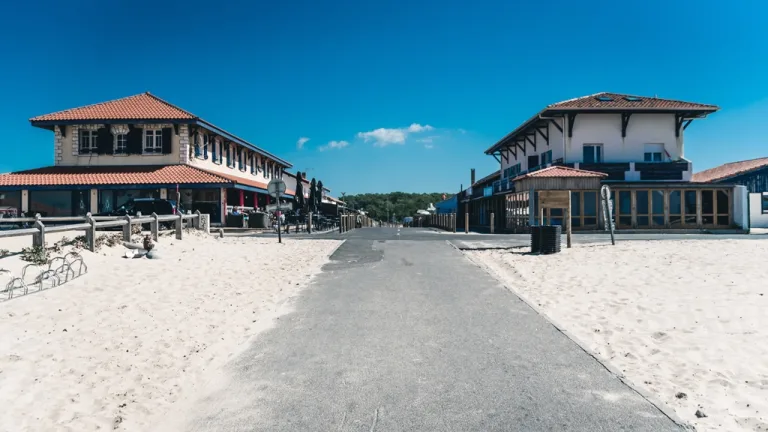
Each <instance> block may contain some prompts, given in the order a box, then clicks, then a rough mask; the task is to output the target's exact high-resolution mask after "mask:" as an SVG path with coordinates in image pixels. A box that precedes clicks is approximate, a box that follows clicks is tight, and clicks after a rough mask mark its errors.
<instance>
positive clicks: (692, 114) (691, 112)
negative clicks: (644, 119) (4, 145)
mask: <svg viewBox="0 0 768 432" xmlns="http://www.w3.org/2000/svg"><path fill="white" fill-rule="evenodd" d="M717 110H718V108H697V109H691V108H681V109H671V108H658V109H654V108H547V109H543V110H541V111H539V112H538V113H536V115H534V116H533V117H531V118H529V119H528V120H526V121H525V122H524V123H523V124H521V125H520V126H518V127H517V128H516V129H515V130H513V131H512V132H510V133H508V134H507V135H505V136H504V137H503V138H502V139H500V140H499V141H497V142H496V143H495V144H494V145H492V146H491V147H489V148H488V149H487V150H486V151H485V154H487V155H493V154H495V153H498V152H499V151H501V150H502V149H504V148H506V147H511V145H514V143H513V141H514V140H515V139H516V138H518V136H520V134H522V133H530V129H533V128H534V127H536V126H545V125H546V124H547V123H548V122H549V119H548V118H547V117H565V116H566V115H574V114H678V115H682V116H683V118H684V119H697V118H704V117H706V116H707V115H709V114H712V113H713V112H716V111H717ZM510 144H511V145H510Z"/></svg>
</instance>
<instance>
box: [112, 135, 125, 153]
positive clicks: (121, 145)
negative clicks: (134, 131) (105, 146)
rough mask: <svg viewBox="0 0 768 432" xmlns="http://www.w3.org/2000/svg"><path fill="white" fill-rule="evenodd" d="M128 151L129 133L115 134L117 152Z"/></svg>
mask: <svg viewBox="0 0 768 432" xmlns="http://www.w3.org/2000/svg"><path fill="white" fill-rule="evenodd" d="M127 153H128V135H125V134H119V135H115V154H127Z"/></svg>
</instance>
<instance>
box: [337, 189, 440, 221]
mask: <svg viewBox="0 0 768 432" xmlns="http://www.w3.org/2000/svg"><path fill="white" fill-rule="evenodd" d="M445 196H446V197H450V196H451V194H449V193H446V194H445ZM340 198H341V200H342V201H344V202H345V203H346V204H347V207H349V208H351V209H355V210H363V211H365V212H367V213H368V215H369V216H371V217H372V218H374V219H378V220H386V219H387V215H389V216H390V217H391V216H392V215H394V216H395V218H397V220H403V217H406V216H413V215H415V214H416V210H426V209H427V207H428V206H429V204H430V203H432V204H435V203H437V202H439V201H442V199H443V193H442V192H435V193H405V192H390V193H377V194H358V195H344V194H342V196H341V197H340Z"/></svg>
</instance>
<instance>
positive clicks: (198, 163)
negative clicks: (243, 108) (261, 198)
mask: <svg viewBox="0 0 768 432" xmlns="http://www.w3.org/2000/svg"><path fill="white" fill-rule="evenodd" d="M194 142H195V141H194V138H190V149H191V151H192V153H193V154H192V156H191V157H190V158H189V164H190V165H192V166H195V167H198V168H202V169H204V170H207V171H212V172H216V173H222V174H226V175H229V176H235V177H239V178H242V179H248V180H252V181H257V182H260V183H263V184H264V187H266V185H267V184H268V183H269V181H270V180H272V178H273V177H272V173H271V172H270V175H269V177H267V175H266V173H264V171H262V170H261V166H262V164H261V160H262V158H263V156H261V155H258V154H257V155H255V156H256V157H255V160H254V158H253V153H252V152H250V151H249V150H247V149H245V148H244V147H242V146H238V145H235V144H230V145H234V146H235V148H236V151H235V152H232V156H233V159H234V164H233V166H228V165H227V162H228V160H227V153H226V152H224V153H223V157H222V158H221V162H218V160H219V155H221V154H222V153H221V152H222V151H223V150H224V146H223V145H222V143H221V142H220V140H219V142H218V143H216V145H217V147H216V157H217V161H216V162H214V160H213V151H212V149H211V147H210V145H211V144H209V148H208V159H205V157H204V155H203V154H202V150H201V155H200V156H199V157H198V156H195V155H194ZM200 142H201V143H202V139H201V141H200ZM244 150H245V156H244V158H245V159H244V161H245V162H246V163H245V169H244V170H241V169H240V167H239V165H238V164H237V161H238V158H237V152H242V151H244ZM254 161H255V162H256V167H257V170H256V174H252V173H251V166H252V165H253V162H254ZM272 162H274V161H272Z"/></svg>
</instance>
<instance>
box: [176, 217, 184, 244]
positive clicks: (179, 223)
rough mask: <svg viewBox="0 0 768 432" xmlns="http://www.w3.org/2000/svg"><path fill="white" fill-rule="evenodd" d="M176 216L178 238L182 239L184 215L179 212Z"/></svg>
mask: <svg viewBox="0 0 768 432" xmlns="http://www.w3.org/2000/svg"><path fill="white" fill-rule="evenodd" d="M177 216H178V217H177V218H176V240H181V238H182V235H183V234H182V232H183V231H184V228H183V227H184V215H183V214H181V213H179V214H178V215H177Z"/></svg>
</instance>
